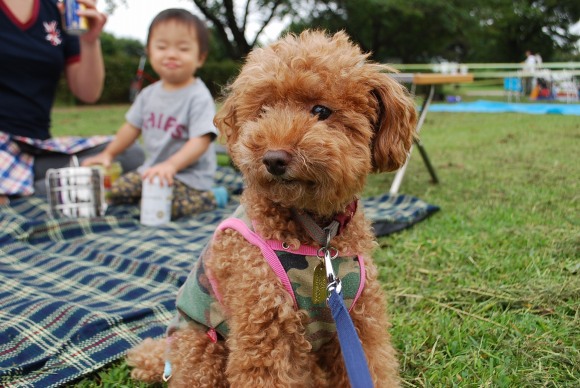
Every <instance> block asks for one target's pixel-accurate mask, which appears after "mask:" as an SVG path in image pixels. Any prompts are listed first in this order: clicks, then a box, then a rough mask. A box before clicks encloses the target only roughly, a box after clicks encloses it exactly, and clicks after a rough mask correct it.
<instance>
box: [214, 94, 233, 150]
mask: <svg viewBox="0 0 580 388" xmlns="http://www.w3.org/2000/svg"><path fill="white" fill-rule="evenodd" d="M235 100H236V96H235V93H233V92H232V93H231V94H230V95H229V96H228V97H227V98H226V99H225V101H224V102H223V105H222V107H221V108H220V109H219V111H218V112H217V114H216V115H215V118H214V120H213V122H214V125H215V126H216V127H217V128H218V130H219V133H220V136H222V137H223V138H224V139H225V141H226V147H227V149H228V152H229V150H230V147H231V145H232V144H233V143H235V142H236V139H237V138H238V133H239V126H238V123H237V120H236V106H235V103H234V101H235Z"/></svg>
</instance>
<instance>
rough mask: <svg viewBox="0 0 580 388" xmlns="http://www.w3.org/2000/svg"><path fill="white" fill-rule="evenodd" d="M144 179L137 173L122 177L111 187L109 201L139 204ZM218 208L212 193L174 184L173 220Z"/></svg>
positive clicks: (177, 183)
mask: <svg viewBox="0 0 580 388" xmlns="http://www.w3.org/2000/svg"><path fill="white" fill-rule="evenodd" d="M142 186H143V179H141V174H140V173H138V172H137V171H131V172H128V173H126V174H123V175H121V176H120V177H119V178H118V179H117V180H116V181H115V182H113V184H112V185H111V192H110V193H109V196H108V199H109V201H110V202H111V204H121V203H128V204H138V203H139V201H140V200H141V189H142ZM215 208H217V202H216V199H215V196H214V194H213V192H212V191H199V190H196V189H193V188H191V187H189V186H187V185H186V184H185V183H183V182H180V181H179V180H177V179H176V180H174V182H173V200H172V201H171V218H172V219H174V220H175V219H177V218H180V217H183V216H190V215H193V214H197V213H202V212H206V211H210V210H214V209H215Z"/></svg>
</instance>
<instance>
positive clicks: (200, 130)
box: [83, 9, 227, 219]
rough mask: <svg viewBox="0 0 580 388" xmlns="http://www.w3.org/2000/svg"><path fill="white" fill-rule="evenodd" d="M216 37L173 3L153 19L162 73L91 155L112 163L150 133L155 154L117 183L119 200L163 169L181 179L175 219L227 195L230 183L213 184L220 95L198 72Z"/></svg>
mask: <svg viewBox="0 0 580 388" xmlns="http://www.w3.org/2000/svg"><path fill="white" fill-rule="evenodd" d="M208 45H209V39H208V31H207V28H206V26H205V25H204V23H203V22H202V21H201V20H200V19H199V18H197V17H196V16H194V15H192V14H191V13H190V12H188V11H186V10H183V9H167V10H164V11H162V12H160V13H159V14H158V15H157V16H156V17H155V18H154V19H153V21H152V23H151V25H150V27H149V33H148V37H147V56H148V58H149V61H150V63H151V66H152V67H153V70H155V72H156V73H157V75H158V76H159V78H160V80H159V81H158V82H156V83H154V84H152V85H149V86H148V87H146V88H144V89H143V90H142V91H141V93H139V95H138V96H137V98H136V100H135V102H134V103H133V105H132V106H131V108H130V109H129V111H128V112H127V114H126V116H125V118H126V122H125V123H124V124H123V126H122V127H121V128H120V129H119V130H118V131H117V134H116V135H115V139H114V140H113V141H112V142H111V143H110V144H109V145H108V146H107V147H106V148H105V149H104V150H103V151H102V152H101V153H99V154H97V155H95V156H94V157H91V158H88V159H86V160H85V161H84V162H83V165H85V166H88V165H94V164H102V165H103V166H105V167H107V166H109V165H110V164H111V162H112V161H113V159H114V158H115V156H116V155H117V154H119V153H121V152H122V151H123V150H125V149H126V148H127V147H129V146H130V145H131V144H133V143H134V142H135V141H136V140H137V139H138V138H139V136H141V137H142V138H143V143H144V147H145V149H146V154H147V158H146V160H145V162H144V163H143V165H141V166H140V167H139V168H138V169H137V171H134V172H129V173H126V174H123V175H121V177H120V178H119V179H117V180H116V181H115V182H114V183H113V185H112V187H111V192H110V197H109V198H110V201H111V202H112V203H137V202H138V201H139V200H140V198H141V188H142V183H143V180H145V179H147V180H150V181H153V179H154V178H155V177H158V179H159V180H160V181H161V182H162V184H167V185H170V186H171V185H172V186H173V201H172V209H171V210H172V211H171V215H172V218H173V219H175V218H178V217H181V216H185V215H191V214H195V213H200V212H203V211H208V210H212V209H214V208H215V207H216V206H220V207H223V206H224V205H225V203H226V202H227V192H226V191H225V189H223V188H217V189H216V188H212V187H213V185H214V180H213V177H214V174H215V171H216V153H215V149H214V145H213V140H214V139H215V138H216V136H217V129H216V128H215V126H214V125H213V117H214V114H215V105H214V100H213V98H212V96H211V94H210V92H209V90H208V89H207V87H206V86H205V84H204V83H203V81H202V80H201V79H199V78H198V77H196V76H195V72H196V71H197V69H199V68H200V67H201V66H202V65H203V63H204V61H205V59H206V57H207V52H208Z"/></svg>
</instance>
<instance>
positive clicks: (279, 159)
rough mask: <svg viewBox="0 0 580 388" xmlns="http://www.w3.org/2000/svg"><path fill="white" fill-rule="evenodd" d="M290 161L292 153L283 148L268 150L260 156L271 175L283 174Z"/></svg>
mask: <svg viewBox="0 0 580 388" xmlns="http://www.w3.org/2000/svg"><path fill="white" fill-rule="evenodd" d="M291 161H292V155H290V154H289V153H288V152H286V151H283V150H275V151H268V152H266V154H265V155H264V157H263V158H262V162H263V163H264V164H265V165H266V168H267V169H268V172H269V173H270V174H272V175H278V176H279V175H284V173H285V172H286V168H287V167H288V164H290V162H291Z"/></svg>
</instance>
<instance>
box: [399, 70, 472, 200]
mask: <svg viewBox="0 0 580 388" xmlns="http://www.w3.org/2000/svg"><path fill="white" fill-rule="evenodd" d="M390 76H391V77H393V79H395V80H397V81H399V82H400V83H402V84H412V85H421V86H428V88H427V92H426V93H425V98H424V99H423V104H422V105H421V110H420V111H419V120H418V121H417V127H416V129H415V132H416V133H417V135H418V134H419V132H420V131H421V127H422V126H423V122H424V121H425V117H426V116H427V112H428V111H429V106H430V105H431V101H432V100H433V95H434V94H435V86H436V85H443V84H457V83H466V82H473V74H439V73H416V74H414V73H395V74H390ZM415 144H416V145H417V148H419V152H420V153H421V157H422V158H423V162H425V166H426V167H427V170H428V171H429V174H430V175H431V179H432V181H433V183H439V179H438V178H437V174H436V173H435V168H434V167H433V165H432V164H431V161H430V160H429V156H428V155H427V151H426V150H425V147H424V146H423V144H421V141H420V140H418V139H417V140H415ZM412 151H413V146H411V149H410V150H409V156H408V157H407V161H406V162H405V164H404V165H403V167H401V168H400V169H399V170H398V171H397V173H396V175H395V179H394V180H393V183H392V184H391V188H390V190H389V192H390V193H391V194H397V192H398V191H399V187H400V186H401V183H402V182H403V177H404V176H405V171H406V169H407V165H408V164H409V160H410V159H411V152H412Z"/></svg>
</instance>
